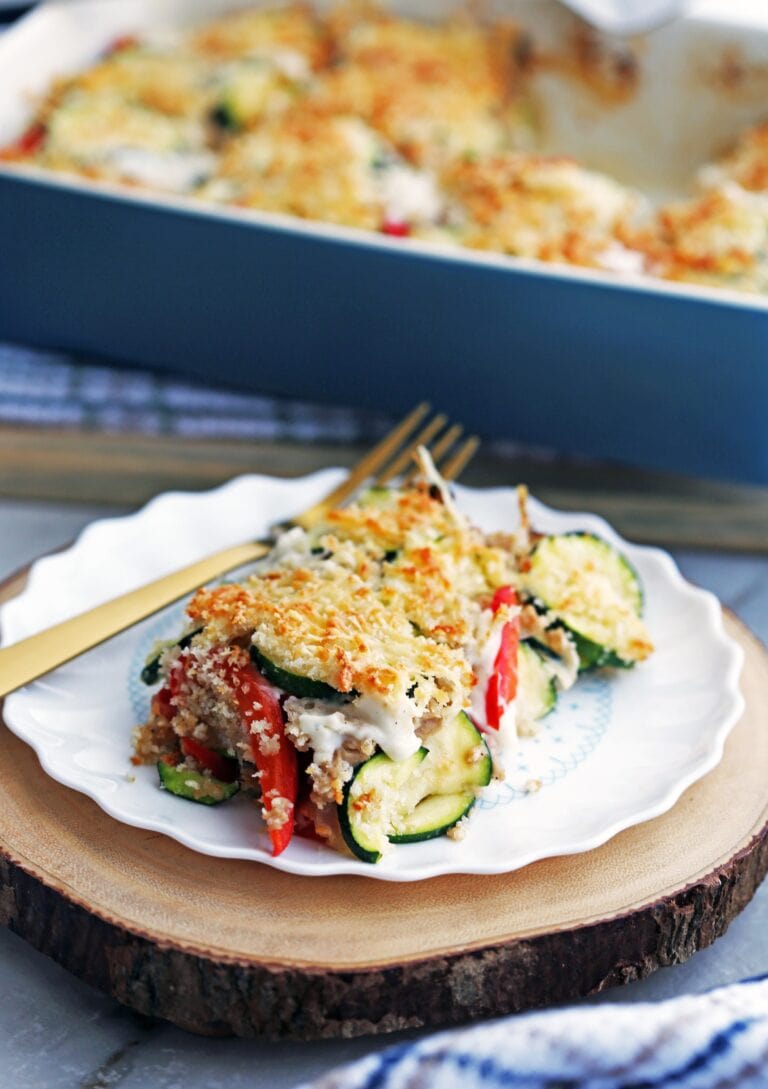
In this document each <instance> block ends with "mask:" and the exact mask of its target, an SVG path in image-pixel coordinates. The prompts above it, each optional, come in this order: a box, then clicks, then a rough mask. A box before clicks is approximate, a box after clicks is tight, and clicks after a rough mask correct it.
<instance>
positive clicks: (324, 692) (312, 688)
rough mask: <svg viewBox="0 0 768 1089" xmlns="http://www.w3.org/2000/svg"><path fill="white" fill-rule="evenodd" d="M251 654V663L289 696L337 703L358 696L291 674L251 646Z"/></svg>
mask: <svg viewBox="0 0 768 1089" xmlns="http://www.w3.org/2000/svg"><path fill="white" fill-rule="evenodd" d="M250 654H251V661H252V662H253V664H254V665H255V666H256V668H257V669H258V670H259V671H260V672H261V673H263V674H264V676H265V677H266V678H267V680H268V681H269V683H270V684H273V685H274V686H275V688H279V689H281V691H283V692H287V693H288V695H289V696H298V697H299V698H300V699H307V700H329V701H330V702H336V703H343V702H345V701H347V700H353V699H354V698H355V697H356V696H357V692H339V691H338V689H336V688H332V687H331V686H330V685H329V684H326V683H325V681H315V680H313V679H312V678H311V677H300V676H299V675H298V673H289V672H288V670H287V669H282V668H281V667H280V666H279V665H275V663H274V662H271V661H270V660H269V658H265V657H264V655H263V654H262V653H261V651H260V650H257V648H256V647H254V646H251V648H250Z"/></svg>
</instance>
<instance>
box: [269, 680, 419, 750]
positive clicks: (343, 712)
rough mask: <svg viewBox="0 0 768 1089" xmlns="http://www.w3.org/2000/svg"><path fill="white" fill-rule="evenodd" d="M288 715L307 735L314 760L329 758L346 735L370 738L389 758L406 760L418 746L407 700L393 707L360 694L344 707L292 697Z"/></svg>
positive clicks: (414, 725)
mask: <svg viewBox="0 0 768 1089" xmlns="http://www.w3.org/2000/svg"><path fill="white" fill-rule="evenodd" d="M290 717H291V719H292V721H293V722H295V724H296V725H297V726H298V728H299V729H300V730H301V732H302V733H303V734H306V736H307V737H308V738H309V743H310V746H311V748H312V751H313V753H314V758H315V761H316V762H317V763H326V762H328V761H330V760H332V759H333V755H334V753H335V752H337V751H338V749H340V748H341V746H342V745H343V743H344V741H345V739H347V738H355V739H356V740H358V741H372V742H373V743H374V744H375V745H377V746H378V747H379V748H380V749H381V750H382V751H383V752H385V753H386V754H387V756H389V757H390V759H392V760H407V759H408V757H409V756H412V755H413V754H414V753H415V752H417V751H418V749H419V747H420V746H421V741H420V740H419V738H418V736H417V734H416V723H415V720H414V715H413V709H412V707H411V704H410V702H407V701H404V702H403V704H402V706H400V707H397V708H394V709H392V708H389V707H386V706H385V705H384V704H382V703H379V701H378V700H374V699H372V698H371V697H370V696H361V697H360V698H359V699H356V700H355V701H354V702H353V703H348V704H345V705H344V707H343V709H341V708H339V705H338V704H335V703H326V702H324V701H321V700H301V702H300V703H299V701H291V706H290Z"/></svg>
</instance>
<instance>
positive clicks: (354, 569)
mask: <svg viewBox="0 0 768 1089" xmlns="http://www.w3.org/2000/svg"><path fill="white" fill-rule="evenodd" d="M512 577H513V576H512V570H511V565H510V563H509V559H508V557H507V555H506V554H505V553H504V552H503V551H502V550H501V549H498V548H494V547H491V546H489V545H487V544H485V543H484V541H483V538H482V535H481V534H480V533H479V531H478V530H476V529H474V528H473V527H472V526H470V525H469V523H467V522H466V521H465V520H464V519H463V518H459V519H457V518H456V516H455V515H454V514H452V513H451V512H449V511H448V510H447V509H446V507H445V506H444V504H443V503H442V501H441V500H440V499H439V498H434V497H432V496H431V495H430V493H429V489H428V488H427V487H426V486H425V487H422V488H419V489H413V490H410V491H407V492H403V493H393V495H392V497H391V500H388V501H387V502H386V503H385V504H384V505H383V506H377V505H374V506H366V505H354V506H351V507H348V508H346V509H344V510H340V511H334V512H332V513H331V514H330V515H329V517H328V524H327V526H326V527H324V529H323V531H322V532H321V533H319V534H317V535H315V536H314V537H312V538H310V537H309V536H308V535H307V534H306V533H304V532H303V531H301V530H293V531H291V533H290V534H289V535H287V538H286V539H284V541H283V542H282V544H281V545H280V546H279V548H278V552H277V554H276V555H275V556H274V557H273V558H272V559H271V560H269V561H268V562H267V563H266V564H265V565H263V566H262V567H261V568H260V569H259V570H258V572H257V573H255V574H254V575H252V576H251V577H250V578H248V579H247V580H245V581H244V582H243V583H242V584H240V585H225V586H221V587H218V588H216V589H204V590H200V591H199V592H198V593H197V594H196V595H195V597H194V598H193V600H192V602H191V603H190V605H189V607H188V610H187V611H188V615H189V618H190V621H191V623H193V624H194V625H196V626H197V625H202V626H203V631H202V634H201V636H200V640H201V641H202V642H206V643H210V644H213V645H218V644H221V643H225V642H233V641H238V640H243V639H250V640H252V642H253V645H254V646H255V647H256V648H257V649H258V651H259V652H260V653H261V654H263V655H264V656H265V657H266V658H268V659H269V660H270V661H272V662H274V663H275V665H277V666H278V667H279V668H280V669H283V670H287V671H288V672H291V673H294V674H297V675H299V676H302V677H309V678H311V679H313V680H317V681H323V682H325V683H326V684H328V685H330V686H331V687H332V688H334V689H336V690H338V691H339V692H342V693H350V692H356V693H358V694H359V695H362V696H370V697H373V698H374V699H376V700H378V701H380V702H382V703H384V704H385V705H387V706H389V707H391V708H398V707H402V706H403V704H410V705H412V707H411V714H412V715H438V716H440V717H442V716H443V715H445V714H447V713H449V712H451V711H458V710H460V709H461V708H462V707H463V706H466V704H467V703H468V697H469V692H470V690H471V688H472V685H473V682H474V677H473V672H472V668H471V665H470V663H469V661H468V659H467V657H466V654H465V647H466V645H467V644H468V643H470V642H471V641H472V639H473V638H474V636H475V633H476V629H477V625H478V622H479V618H480V615H481V613H482V607H483V605H484V604H487V602H488V600H489V598H490V596H491V595H492V593H493V590H494V588H495V586H497V585H500V584H501V582H503V581H505V580H509V579H511V578H512Z"/></svg>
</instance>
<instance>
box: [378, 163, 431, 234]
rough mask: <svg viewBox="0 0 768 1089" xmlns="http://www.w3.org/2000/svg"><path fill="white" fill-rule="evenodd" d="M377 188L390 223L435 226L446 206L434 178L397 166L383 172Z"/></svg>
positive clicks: (422, 172) (421, 172)
mask: <svg viewBox="0 0 768 1089" xmlns="http://www.w3.org/2000/svg"><path fill="white" fill-rule="evenodd" d="M377 184H378V188H379V195H380V200H381V202H382V204H383V205H384V214H385V216H386V218H387V220H389V221H390V222H392V223H434V222H435V221H436V220H438V219H439V218H440V214H441V212H442V208H443V204H442V200H441V198H440V194H439V193H438V190H437V186H436V184H435V179H434V178H433V177H432V175H431V174H427V173H425V172H424V171H419V170H412V169H411V168H410V167H407V166H400V165H399V164H395V165H393V166H390V167H387V169H385V170H382V171H381V173H380V175H379V177H378V179H377Z"/></svg>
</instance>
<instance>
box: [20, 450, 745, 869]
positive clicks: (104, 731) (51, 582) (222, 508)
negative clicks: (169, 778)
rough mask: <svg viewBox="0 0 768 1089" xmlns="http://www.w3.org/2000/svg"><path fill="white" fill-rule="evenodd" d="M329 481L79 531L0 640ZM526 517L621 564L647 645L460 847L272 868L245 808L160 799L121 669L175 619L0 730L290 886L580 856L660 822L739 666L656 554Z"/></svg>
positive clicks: (109, 806)
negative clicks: (610, 548)
mask: <svg viewBox="0 0 768 1089" xmlns="http://www.w3.org/2000/svg"><path fill="white" fill-rule="evenodd" d="M340 475H341V474H340V472H339V471H336V470H328V471H326V472H322V473H317V474H315V475H313V476H309V477H304V478H302V479H300V480H292V481H285V480H276V479H273V478H270V477H263V476H244V477H239V478H238V479H236V480H233V481H231V482H230V483H229V484H226V485H224V486H223V487H221V488H217V489H215V490H214V491H210V492H205V493H202V494H183V493H169V494H166V495H161V496H158V498H156V499H154V500H153V501H152V502H151V503H149V504H148V505H147V506H146V507H144V508H143V509H142V510H140V511H138V512H137V513H136V514H133V515H130V516H128V517H125V518H110V519H105V520H102V521H98V522H94V523H93V524H92V525H90V526H88V528H87V529H86V530H85V531H84V532H83V533H82V535H81V536H80V537H79V539H78V540H77V542H76V543H75V544H74V545H73V546H72V547H71V548H69V549H67V550H66V551H65V552H60V553H58V554H56V555H54V556H47V557H46V558H44V559H42V560H38V561H37V563H35V564H34V565H33V567H32V569H31V571H30V575H29V580H28V582H27V586H26V588H25V590H24V591H23V593H22V594H20V595H19V596H18V597H17V598H16V599H14V600H13V601H11V602H9V603H8V604H7V605H6V606H5V607H4V608H3V610H2V615H1V620H2V631H3V637H4V642H6V643H11V642H14V641H15V640H17V639H21V638H23V637H24V636H26V635H31V634H32V633H33V632H35V631H37V630H39V629H40V628H43V627H46V626H48V625H50V624H53V623H55V622H57V621H59V620H63V619H65V618H66V617H68V616H70V615H72V614H73V613H76V612H79V611H81V610H82V609H85V608H88V607H90V606H92V605H96V604H97V603H99V602H101V601H103V600H105V599H106V598H109V597H113V596H114V595H116V594H118V593H121V592H123V591H125V590H129V589H131V588H132V587H134V586H137V585H139V584H141V583H143V582H146V581H148V580H149V579H152V578H155V577H157V576H159V575H162V574H164V573H165V572H167V571H170V570H172V569H173V568H175V567H178V566H180V565H182V564H185V563H189V562H191V561H193V560H195V559H197V558H199V557H200V556H202V555H204V554H206V553H208V552H210V551H212V550H214V549H216V548H219V547H223V546H225V545H227V544H231V543H233V542H235V541H239V540H245V539H247V538H248V537H252V536H259V535H260V534H262V533H264V532H265V531H266V530H267V528H268V527H269V526H270V525H271V524H272V523H274V522H276V521H279V520H280V519H284V518H287V517H289V516H290V515H291V514H292V513H294V512H296V511H298V510H301V509H303V508H304V507H305V506H307V505H308V504H309V503H310V502H312V501H314V500H316V499H317V498H319V497H320V496H322V495H323V494H325V492H326V491H327V490H328V489H329V487H330V486H331V485H332V484H333V483H335V482H336V481H338V480H339V478H340ZM457 496H458V500H459V503H460V505H461V507H462V508H463V509H464V510H465V511H466V512H467V513H468V514H469V515H470V517H471V518H472V519H473V520H474V521H475V522H476V523H477V524H478V525H480V526H481V527H482V528H483V529H485V530H489V531H491V530H498V529H506V528H509V527H511V526H513V525H514V524H515V523H516V519H517V503H516V496H515V493H514V491H513V490H512V489H510V488H498V489H493V490H490V491H476V490H470V489H467V488H461V487H459V488H457ZM532 515H533V520H534V523H535V525H536V527H537V528H539V529H541V530H543V531H545V532H562V531H565V530H570V529H587V530H592V531H594V532H596V533H599V534H602V535H603V536H605V537H606V538H608V539H609V540H611V541H614V542H615V543H617V544H618V545H619V546H620V547H621V548H622V549H623V550H624V551H625V552H626V554H627V555H628V556H629V558H630V559H631V561H632V562H633V563H634V564H635V566H636V567H637V569H638V571H639V572H640V574H641V577H642V579H643V583H644V585H645V591H646V616H647V622H648V627H649V628H650V631H651V633H652V636H653V638H654V641H655V643H656V647H657V649H656V652H655V654H654V655H653V656H652V657H651V659H650V660H649V661H647V662H645V663H643V664H641V665H639V666H637V667H636V668H635V669H633V670H630V671H627V672H621V671H619V672H614V673H612V674H606V675H605V676H603V675H599V674H595V675H591V676H586V677H583V678H582V679H581V680H579V682H578V683H577V685H576V686H575V688H573V689H572V690H571V691H570V692H567V693H565V694H564V695H562V696H561V698H560V702H559V704H558V707H557V709H556V710H555V712H554V713H553V714H552V715H550V716H548V717H547V718H546V719H545V720H544V721H543V723H542V724H541V726H542V728H541V731H540V734H539V735H538V736H537V737H536V738H532V739H527V740H524V741H522V742H521V743H520V754H519V760H518V765H517V767H516V768H515V770H514V771H513V772H512V773H511V774H510V775H509V776H508V779H507V781H506V782H505V783H502V784H498V785H495V786H493V787H491V788H489V791H488V794H487V796H486V797H485V798H483V799H481V801H480V802H479V804H478V807H477V810H476V812H475V813H474V815H473V817H472V820H471V821H470V822H469V825H468V828H467V834H466V836H465V838H464V839H463V840H461V841H460V842H454V841H452V840H450V839H447V838H442V839H437V840H432V841H430V842H427V843H419V844H413V845H409V846H401V847H397V848H395V849H394V850H393V852H392V853H391V855H390V856H388V857H386V858H385V859H384V860H383V861H382V862H381V863H379V864H378V865H377V866H370V865H367V864H365V863H362V862H358V861H356V860H354V859H352V858H345V857H343V856H342V855H340V854H336V853H335V852H333V851H331V850H330V849H328V848H326V847H324V846H322V845H321V844H317V843H314V842H311V841H309V840H302V839H298V838H295V839H294V840H293V842H292V843H291V845H290V846H289V848H288V849H287V851H285V852H284V853H283V854H282V855H280V856H279V857H278V858H276V859H273V858H272V857H271V855H270V854H269V845H268V839H267V836H266V833H265V830H264V827H263V825H262V823H261V820H260V818H259V817H258V815H257V807H256V806H254V804H253V803H252V802H249V801H248V800H247V799H245V798H235V799H233V800H232V801H231V802H229V803H227V804H226V805H222V806H217V807H216V808H208V807H205V806H196V805H191V804H188V803H187V802H184V801H182V800H180V799H178V798H174V797H173V795H171V794H168V793H166V792H164V791H161V790H160V789H159V788H158V784H157V777H156V773H155V770H154V769H153V768H134V767H132V765H131V764H130V755H131V743H130V735H131V728H132V726H133V725H134V724H135V723H137V722H138V721H140V720H141V718H142V717H143V715H144V714H145V712H146V708H147V707H148V703H149V692H148V690H147V689H145V688H144V687H143V686H142V685H141V684H140V683H139V682H138V680H137V671H138V669H137V667H139V666H140V663H141V661H142V660H143V657H144V655H145V653H146V651H147V649H148V647H149V646H150V645H151V643H152V642H153V640H154V639H155V638H157V637H158V635H165V634H166V633H167V634H168V635H172V634H173V633H174V632H175V631H177V630H178V627H179V617H180V616H181V606H172V607H171V608H170V609H167V610H165V612H164V613H161V614H158V616H156V617H153V618H152V619H150V620H148V621H146V622H145V623H144V624H141V625H139V626H138V627H136V628H134V629H132V630H130V631H128V632H125V633H123V634H122V635H120V636H118V637H117V638H115V639H113V640H111V641H110V642H109V643H107V644H105V645H104V646H101V647H98V648H97V649H96V650H93V651H91V652H90V653H89V654H86V655H83V656H82V657H81V658H79V659H77V660H76V661H74V662H71V663H69V664H68V665H66V666H62V668H61V669H58V670H56V672H55V673H52V674H50V675H49V676H47V677H46V678H44V679H43V680H41V681H37V682H36V683H35V684H32V685H29V686H28V687H27V688H25V689H23V690H22V691H20V692H17V693H15V694H13V695H11V696H9V697H8V698H7V700H6V703H5V714H4V717H5V721H6V723H7V724H8V726H9V727H10V729H11V730H13V732H14V733H15V734H17V735H18V736H19V737H20V738H22V739H23V740H24V741H26V742H28V743H29V744H30V745H31V746H32V747H33V748H34V749H35V751H36V752H37V754H38V756H39V758H40V762H41V764H42V765H43V767H44V768H45V770H46V771H47V772H48V774H50V775H51V776H53V778H54V779H57V780H58V781H59V782H61V783H64V784H66V785H67V786H70V787H74V788H75V789H76V790H80V791H82V792H83V793H85V794H87V795H89V796H90V797H91V798H93V799H94V800H95V801H96V802H97V803H98V804H99V805H100V806H101V807H102V809H104V810H106V812H107V813H109V814H110V815H111V816H113V817H115V818H116V819H117V820H120V821H123V822H124V823H125V824H129V825H133V826H135V827H137V828H149V829H152V830H154V831H157V832H163V833H165V834H166V835H168V836H172V837H173V838H174V839H177V840H179V842H181V843H183V844H185V845H186V846H187V847H191V848H192V849H193V850H196V851H200V852H202V853H204V854H209V855H217V856H221V857H225V858H244V859H253V860H254V861H258V862H263V863H266V864H267V865H270V866H275V867H277V868H278V869H281V870H287V871H289V872H291V873H298V874H304V875H307V876H321V875H327V874H362V875H364V876H366V877H374V878H380V879H384V880H389V881H414V880H418V879H420V878H426V877H434V876H437V875H440V874H448V873H503V872H507V871H510V870H515V869H517V868H518V867H520V866H525V865H527V864H528V863H530V862H533V861H535V860H537V859H541V858H546V857H549V856H552V855H566V854H575V853H577V852H580V851H588V850H591V849H592V848H594V847H597V846H599V845H600V844H601V843H604V842H605V841H606V840H608V839H610V838H611V837H612V836H614V835H616V833H617V832H620V831H622V830H623V829H625V828H628V827H630V826H631V825H634V824H638V823H640V822H641V821H646V820H649V819H650V818H651V817H655V816H658V815H659V814H661V813H664V812H666V810H668V809H670V808H671V807H672V806H673V805H674V803H675V802H676V800H677V799H678V798H679V796H680V794H681V793H682V791H683V790H684V789H685V788H686V787H687V786H689V785H690V784H691V783H693V782H694V781H695V780H697V779H699V778H701V776H703V775H704V774H705V773H706V772H708V771H709V770H710V769H711V768H713V767H714V766H715V765H716V764H717V762H718V761H719V759H720V757H721V754H722V749H723V743H724V741H725V738H726V736H727V734H728V732H729V730H730V729H731V727H732V726H733V725H734V724H735V723H736V721H737V720H738V718H739V716H740V714H741V712H742V709H743V701H742V698H741V695H740V692H739V687H738V679H739V673H740V669H741V664H742V653H741V650H740V648H739V647H738V646H737V645H736V644H735V643H734V642H733V640H731V639H730V638H729V637H728V636H727V635H726V634H725V632H724V630H723V624H722V618H721V612H720V606H719V604H718V602H717V600H716V598H715V597H713V595H712V594H709V593H707V592H706V591H703V590H699V589H696V588H695V587H693V586H691V585H690V584H689V583H687V582H686V581H685V580H684V579H683V578H682V576H681V575H680V573H679V571H678V570H677V568H676V567H675V564H674V562H673V561H672V559H671V558H670V557H669V556H668V555H667V554H666V553H664V552H661V551H659V550H657V549H652V548H641V547H638V546H636V545H630V544H628V543H627V542H625V541H623V540H622V539H621V538H620V537H618V536H617V535H616V533H614V531H613V530H612V529H611V528H610V527H609V526H608V525H607V524H606V523H605V522H604V521H603V520H602V519H600V518H597V517H596V516H594V515H590V514H574V513H562V512H558V511H554V510H551V509H549V508H548V507H545V506H543V505H542V504H540V503H537V502H535V501H533V502H532ZM533 787H535V788H536V789H535V790H534V789H532V788H533Z"/></svg>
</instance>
